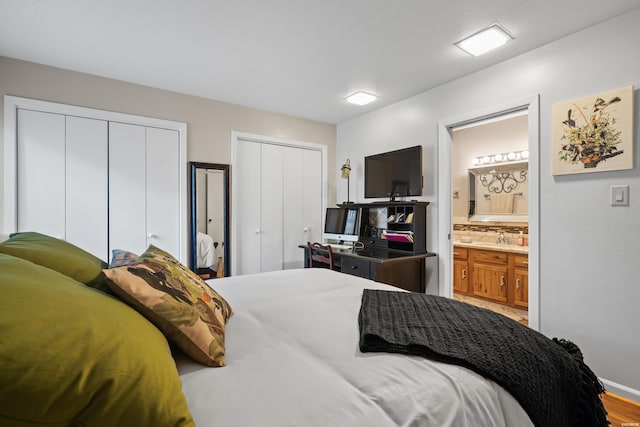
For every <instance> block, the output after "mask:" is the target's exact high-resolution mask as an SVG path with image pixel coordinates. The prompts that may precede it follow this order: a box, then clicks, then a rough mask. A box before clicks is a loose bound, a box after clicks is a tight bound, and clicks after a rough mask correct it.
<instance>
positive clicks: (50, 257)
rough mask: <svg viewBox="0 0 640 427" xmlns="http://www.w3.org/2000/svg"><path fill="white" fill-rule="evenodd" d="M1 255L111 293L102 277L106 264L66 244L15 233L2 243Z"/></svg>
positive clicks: (34, 234) (36, 235) (51, 239)
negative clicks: (41, 267)
mask: <svg viewBox="0 0 640 427" xmlns="http://www.w3.org/2000/svg"><path fill="white" fill-rule="evenodd" d="M0 253H3V254H7V255H13V256H15V257H18V258H22V259H26V260H28V261H31V262H34V263H36V264H39V265H42V266H43V267H47V268H50V269H52V270H55V271H57V272H59V273H62V274H64V275H65V276H69V277H71V278H72V279H74V280H77V281H78V282H82V283H84V284H85V285H87V286H90V287H92V288H96V289H100V290H101V291H109V288H108V287H107V285H106V283H105V278H104V275H103V274H102V269H103V268H106V266H107V263H106V262H104V261H102V260H100V259H99V258H98V257H96V256H94V255H92V254H90V253H89V252H87V251H85V250H83V249H80V248H79V247H77V246H75V245H73V244H71V243H69V242H66V241H64V240H60V239H56V238H55V237H51V236H47V235H46V234H41V233H36V232H34V231H27V232H22V233H13V234H11V237H10V238H9V240H6V241H4V242H2V243H0Z"/></svg>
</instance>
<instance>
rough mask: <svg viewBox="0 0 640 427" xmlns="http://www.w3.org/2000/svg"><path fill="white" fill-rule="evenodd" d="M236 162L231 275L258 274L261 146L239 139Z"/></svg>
mask: <svg viewBox="0 0 640 427" xmlns="http://www.w3.org/2000/svg"><path fill="white" fill-rule="evenodd" d="M236 155H237V158H238V161H237V162H236V163H235V164H234V165H233V167H234V168H235V171H236V172H235V174H234V176H235V177H236V182H235V184H234V187H235V188H236V189H238V191H237V192H236V193H235V194H233V199H234V200H235V206H236V208H237V218H238V221H237V222H238V226H237V227H236V230H237V242H232V245H233V246H232V247H233V248H234V254H235V255H234V256H233V257H232V258H231V262H232V268H233V272H232V274H252V273H259V272H260V271H261V270H260V269H261V267H260V254H261V252H260V233H261V221H260V217H261V214H260V205H261V184H260V180H261V176H262V170H261V165H262V162H261V146H260V144H258V143H255V142H249V141H243V140H239V141H238V143H237V146H236Z"/></svg>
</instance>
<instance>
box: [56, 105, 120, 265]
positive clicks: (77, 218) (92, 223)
mask: <svg viewBox="0 0 640 427" xmlns="http://www.w3.org/2000/svg"><path fill="white" fill-rule="evenodd" d="M66 133H67V137H66V156H65V158H66V168H65V170H66V177H65V181H66V198H65V206H66V207H65V211H66V215H65V229H66V240H67V241H68V242H70V243H73V244H74V245H77V246H79V247H81V248H82V249H84V250H86V251H88V252H91V253H92V254H93V255H95V256H97V257H98V258H100V259H102V260H105V261H108V260H109V253H108V252H109V245H108V241H107V238H108V234H107V229H108V209H107V194H108V187H107V186H108V178H107V172H108V171H107V164H108V159H107V156H108V147H107V122H106V121H104V120H96V119H86V118H83V117H73V116H67V117H66Z"/></svg>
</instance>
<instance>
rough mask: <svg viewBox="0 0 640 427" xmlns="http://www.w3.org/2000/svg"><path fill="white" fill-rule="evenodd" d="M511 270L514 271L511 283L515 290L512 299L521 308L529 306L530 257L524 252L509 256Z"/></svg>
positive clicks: (510, 279)
mask: <svg viewBox="0 0 640 427" xmlns="http://www.w3.org/2000/svg"><path fill="white" fill-rule="evenodd" d="M509 270H510V272H511V273H512V274H511V277H510V278H509V283H510V284H511V286H512V288H513V289H512V290H513V300H512V301H510V302H511V303H513V305H515V306H516V307H519V308H524V309H527V308H528V307H529V257H528V256H527V255H524V254H511V255H510V256H509Z"/></svg>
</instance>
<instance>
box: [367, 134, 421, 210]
mask: <svg viewBox="0 0 640 427" xmlns="http://www.w3.org/2000/svg"><path fill="white" fill-rule="evenodd" d="M421 195H422V146H421V145H417V146H415V147H409V148H403V149H401V150H395V151H389V152H387V153H380V154H374V155H372V156H367V157H365V158H364V197H365V198H367V199H372V198H380V197H388V198H389V200H392V201H393V200H395V198H396V197H404V196H421Z"/></svg>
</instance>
